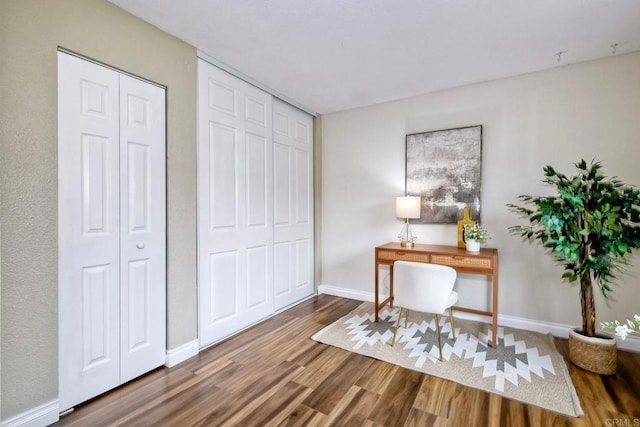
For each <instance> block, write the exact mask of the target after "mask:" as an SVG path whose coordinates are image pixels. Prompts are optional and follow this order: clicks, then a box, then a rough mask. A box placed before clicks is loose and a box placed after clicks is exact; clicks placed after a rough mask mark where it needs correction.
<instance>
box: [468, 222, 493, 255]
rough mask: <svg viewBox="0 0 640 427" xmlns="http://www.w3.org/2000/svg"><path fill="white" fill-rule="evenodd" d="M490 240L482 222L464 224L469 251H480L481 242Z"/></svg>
mask: <svg viewBox="0 0 640 427" xmlns="http://www.w3.org/2000/svg"><path fill="white" fill-rule="evenodd" d="M487 240H489V233H488V232H487V229H486V228H484V227H483V226H482V225H480V224H465V225H464V241H465V243H466V245H467V251H468V252H480V244H481V243H484V242H486V241H487Z"/></svg>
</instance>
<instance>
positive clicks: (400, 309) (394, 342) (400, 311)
mask: <svg viewBox="0 0 640 427" xmlns="http://www.w3.org/2000/svg"><path fill="white" fill-rule="evenodd" d="M401 317H402V308H399V309H398V318H397V319H396V327H395V329H394V331H393V338H392V339H391V347H395V345H396V334H397V333H398V326H400V318H401Z"/></svg>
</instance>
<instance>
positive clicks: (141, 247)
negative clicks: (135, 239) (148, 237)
mask: <svg viewBox="0 0 640 427" xmlns="http://www.w3.org/2000/svg"><path fill="white" fill-rule="evenodd" d="M136 247H137V248H138V249H144V243H142V242H140V243H138V244H137V245H136Z"/></svg>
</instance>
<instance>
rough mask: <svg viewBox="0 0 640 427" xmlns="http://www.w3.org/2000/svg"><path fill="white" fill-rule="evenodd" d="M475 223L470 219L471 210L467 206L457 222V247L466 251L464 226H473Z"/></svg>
mask: <svg viewBox="0 0 640 427" xmlns="http://www.w3.org/2000/svg"><path fill="white" fill-rule="evenodd" d="M475 223H476V222H475V221H474V220H472V219H471V208H470V207H469V206H467V207H465V208H464V213H463V214H462V219H461V220H460V221H458V247H459V248H463V249H466V247H467V243H466V241H465V238H464V226H465V225H466V224H469V225H473V224H475Z"/></svg>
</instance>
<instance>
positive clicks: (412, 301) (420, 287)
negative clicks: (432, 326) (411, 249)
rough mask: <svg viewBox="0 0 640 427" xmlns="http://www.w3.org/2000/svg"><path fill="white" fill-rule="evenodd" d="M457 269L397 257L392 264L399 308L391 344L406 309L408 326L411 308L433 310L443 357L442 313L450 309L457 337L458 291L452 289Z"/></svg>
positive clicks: (394, 295) (429, 311)
mask: <svg viewBox="0 0 640 427" xmlns="http://www.w3.org/2000/svg"><path fill="white" fill-rule="evenodd" d="M456 277H457V273H456V270H454V269H453V268H451V267H447V266H444V265H437V264H425V263H421V262H409V261H396V262H395V263H394V264H393V303H394V305H395V306H397V307H399V308H400V311H399V312H398V320H397V321H396V328H395V331H394V333H393V340H392V341H391V346H392V347H393V346H394V345H395V342H396V334H397V333H398V326H400V318H401V317H402V313H403V312H404V313H405V318H404V326H405V328H406V327H407V319H408V317H409V310H414V311H419V312H422V313H433V314H435V317H436V334H437V338H438V350H440V361H442V343H441V341H440V317H439V315H440V314H444V312H445V310H447V309H449V317H450V319H451V330H452V331H453V339H456V335H455V334H456V332H455V326H454V324H453V312H452V310H451V307H452V306H453V305H454V304H455V303H456V302H457V301H458V293H457V292H455V291H454V290H453V285H454V284H455V282H456Z"/></svg>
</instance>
